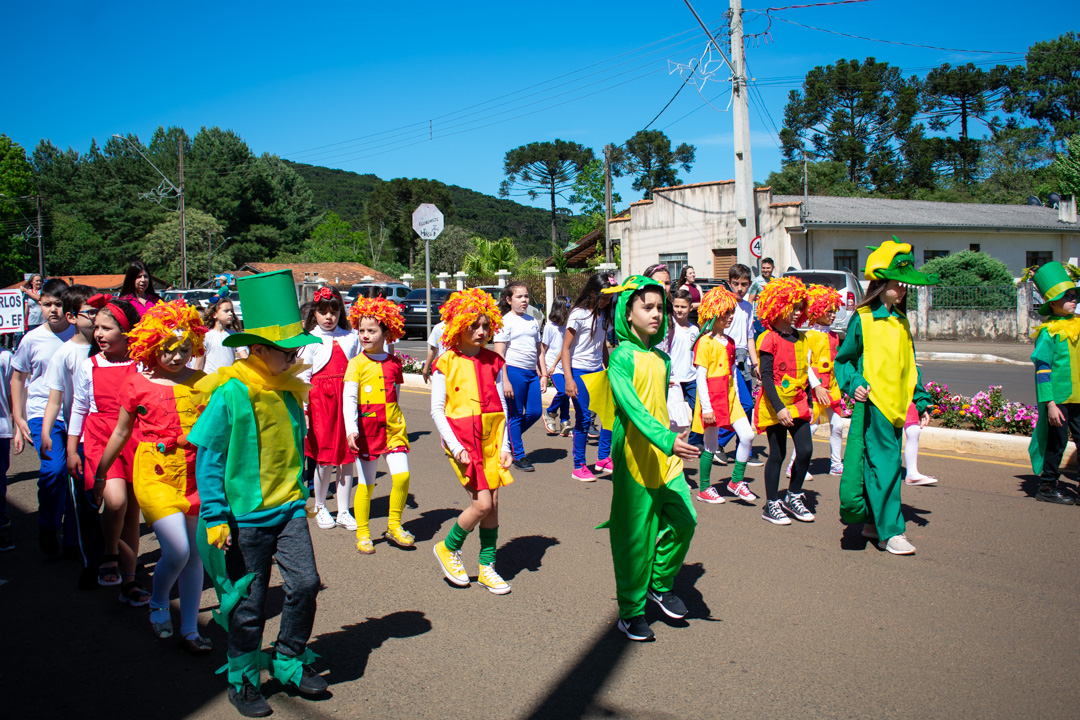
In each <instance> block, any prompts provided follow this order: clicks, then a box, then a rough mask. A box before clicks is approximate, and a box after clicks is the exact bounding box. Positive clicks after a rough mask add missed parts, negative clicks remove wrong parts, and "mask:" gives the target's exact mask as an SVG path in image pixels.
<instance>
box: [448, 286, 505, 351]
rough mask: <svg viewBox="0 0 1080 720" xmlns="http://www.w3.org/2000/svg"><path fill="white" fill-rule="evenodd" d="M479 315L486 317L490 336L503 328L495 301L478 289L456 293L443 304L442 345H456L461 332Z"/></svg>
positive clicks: (500, 314)
mask: <svg viewBox="0 0 1080 720" xmlns="http://www.w3.org/2000/svg"><path fill="white" fill-rule="evenodd" d="M481 315H486V316H487V319H488V322H490V323H491V334H492V335H494V334H495V333H497V332H499V330H501V329H502V326H503V319H502V313H500V312H499V306H498V305H496V304H495V299H494V298H493V297H491V296H490V295H488V294H487V293H486V292H484V291H483V290H481V289H479V288H468V289H467V290H462V291H461V292H456V293H454V294H453V295H451V296H450V299H449V300H447V301H446V302H445V303H443V306H442V312H441V316H442V321H443V322H444V323H446V327H444V328H443V334H442V344H443V345H445V346H446V347H454V346H455V345H457V341H458V338H459V337H460V336H461V332H462V331H463V330H464V329H465V328H467V327H469V326H470V325H472V324H473V323H474V322H476V319H477V318H478V317H480V316H481Z"/></svg>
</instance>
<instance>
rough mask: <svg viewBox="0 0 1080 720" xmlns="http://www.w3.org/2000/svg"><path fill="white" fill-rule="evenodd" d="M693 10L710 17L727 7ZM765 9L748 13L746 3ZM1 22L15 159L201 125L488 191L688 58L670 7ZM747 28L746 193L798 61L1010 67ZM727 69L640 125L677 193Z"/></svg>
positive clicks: (728, 164) (832, 10) (1018, 14)
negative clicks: (676, 165) (539, 144)
mask: <svg viewBox="0 0 1080 720" xmlns="http://www.w3.org/2000/svg"><path fill="white" fill-rule="evenodd" d="M694 6H695V8H696V9H697V11H698V13H699V14H700V15H701V16H702V17H703V18H704V19H705V20H706V21H719V20H720V19H721V18H722V15H723V13H724V11H725V10H726V9H727V4H726V3H718V2H708V1H706V0H694ZM766 7H768V6H767V5H766V4H764V3H762V4H757V5H755V4H754V3H753V2H752V0H747V5H746V8H747V9H748V10H749V9H754V10H759V11H764V9H765V8H766ZM4 14H5V20H6V24H7V25H8V28H9V31H8V32H7V33H5V35H6V38H5V50H6V53H5V54H6V56H7V58H8V63H7V67H8V70H9V78H8V88H9V90H8V92H7V93H6V94H5V96H4V98H3V99H2V100H0V133H4V134H7V135H8V136H10V137H11V138H13V139H14V140H15V141H16V142H18V143H20V144H21V145H22V146H23V147H24V148H26V149H27V151H28V152H30V151H31V150H32V149H33V147H34V146H35V145H36V144H37V142H38V141H39V140H40V139H41V138H49V139H51V140H52V141H53V142H54V143H55V144H56V145H58V146H60V147H61V148H66V147H68V146H71V147H73V148H75V149H76V150H78V151H80V152H83V151H85V150H86V149H87V148H88V147H89V145H90V142H91V139H92V138H97V139H98V141H99V142H103V141H104V140H105V139H106V138H108V137H109V136H110V135H112V134H113V133H118V132H119V133H127V132H133V133H136V134H138V135H139V136H140V137H141V138H143V139H144V140H148V139H149V137H150V136H151V134H152V133H153V131H154V129H155V128H157V127H158V126H159V125H165V126H169V125H180V126H183V127H184V128H186V129H187V130H188V132H189V133H194V132H196V131H197V130H198V129H199V128H200V127H201V126H204V125H206V126H214V125H217V126H220V127H223V128H230V129H233V130H235V131H237V132H238V133H239V134H240V135H241V136H242V137H243V138H244V139H245V140H246V141H247V142H248V143H249V145H251V147H252V149H253V150H255V151H256V152H257V153H262V152H271V153H275V154H278V155H280V156H282V157H285V158H288V159H293V160H297V161H300V162H308V163H312V164H317V165H326V166H329V167H338V168H343V169H346V170H352V171H356V172H371V173H375V174H376V175H378V176H380V177H382V178H384V179H389V178H393V177H403V176H404V177H427V178H434V179H438V180H441V181H443V182H446V183H451V184H456V185H462V186H464V187H469V188H472V189H475V190H478V191H481V192H485V193H489V194H495V193H496V192H497V190H498V187H499V183H500V182H501V180H502V179H503V175H502V159H503V155H504V154H505V152H506V151H507V150H509V149H511V148H513V147H516V146H518V145H522V144H525V143H528V142H532V141H538V140H539V141H542V140H552V139H555V138H561V139H564V140H573V141H576V142H579V143H581V144H583V145H586V146H589V147H592V148H594V149H595V150H596V151H597V153H600V152H601V149H602V147H603V145H604V143H606V142H616V143H619V142H622V141H624V140H626V139H627V138H629V137H630V136H631V135H633V133H634V132H635V131H637V130H639V129H641V128H642V127H643V126H644V125H645V124H646V123H648V122H649V121H650V120H651V119H652V118H653V116H654V115H656V113H657V112H659V111H660V109H661V108H662V107H663V106H664V104H665V103H667V102H668V101H669V100H670V99H671V97H672V95H673V94H674V93H675V91H676V90H678V88H679V85H680V83H682V78H681V76H680V75H679V74H678V73H677V72H676V73H674V74H672V73H671V72H670V71H671V64H672V63H673V62H679V63H684V64H685V63H689V62H690V61H691V60H693V59H696V58H698V57H700V56H701V55H702V52H703V50H704V48H705V36H704V34H703V33H702V32H701V31H700V29H699V28H698V26H697V23H696V22H695V20H694V18H693V16H692V15H691V14H690V12H689V11H688V10H687V9H686V6H685V4H684V3H683V2H682V1H681V0H652V1H651V2H637V1H624V2H618V3H615V2H602V1H594V2H563V1H562V0H551V1H549V2H547V3H543V4H539V3H487V2H473V3H446V2H439V3H429V2H412V3H396V2H379V3H371V2H358V3H357V2H354V3H281V2H273V1H266V2H261V3H240V2H235V3H221V2H218V3H204V2H188V3H182V4H176V3H110V4H108V6H106V5H105V4H104V3H99V2H59V3H57V2H39V3H33V4H31V3H17V4H12V5H11V6H9V7H8V8H7V9H6V10H5V13H4ZM772 14H773V16H774V17H775V18H783V19H785V20H790V21H794V22H798V23H802V24H804V25H813V26H817V27H820V28H826V29H829V30H834V31H837V32H842V33H848V34H852V35H861V36H866V37H871V38H877V39H881V40H893V41H900V42H906V43H916V44H921V45H931V46H940V47H948V48H959V49H975V50H1004V51H1016V52H1020V53H1023V52H1024V51H1025V50H1026V49H1027V47H1028V46H1029V45H1030V44H1031V43H1033V42H1036V41H1039V40H1049V39H1052V38H1055V37H1057V36H1058V35H1060V34H1061V33H1062V32H1064V31H1065V30H1067V29H1070V28H1068V27H1063V26H1062V24H1061V19H1062V16H1061V15H1060V13H1056V12H1054V11H1053V10H1051V9H1050V8H1049V7H1048V6H1044V7H1042V8H1041V9H1034V8H1033V9H1031V10H1026V9H1024V8H1023V7H1018V6H1016V5H1015V4H1014V3H1010V4H1006V3H1005V2H1001V1H999V0H984V1H982V2H972V1H969V0H957V1H956V2H953V3H949V4H943V3H940V2H925V1H923V0H918V1H916V2H901V1H900V0H871V1H870V2H864V3H854V4H838V5H833V6H827V7H814V8H808V9H792V10H783V11H779V12H776V11H774V12H773V13H772ZM745 22H746V31H747V33H762V32H765V31H766V30H768V33H769V34H768V35H763V36H760V37H758V38H756V39H755V40H753V41H752V42H751V43H750V44H749V46H748V50H747V53H748V55H747V57H748V63H749V68H750V71H751V75H752V77H753V78H754V79H755V81H756V84H757V85H758V88H759V90H760V100H761V102H757V103H754V107H751V110H750V123H751V128H752V141H753V163H754V177H755V179H757V180H764V179H765V177H766V176H767V175H768V173H769V172H770V171H771V170H776V169H778V168H779V165H780V151H779V148H778V144H779V141H778V140H777V138H776V133H775V130H774V128H773V125H774V124H775V126H776V127H777V128H779V127H780V126H781V125H782V120H783V110H784V104H785V102H786V98H787V93H788V92H789V90H791V89H793V88H797V87H798V86H799V84H800V82H801V80H802V78H803V76H804V75H805V74H806V72H807V71H808V70H810V69H811V68H813V67H814V66H815V65H822V64H830V63H833V62H835V61H836V60H838V59H840V58H858V59H863V58H866V57H868V56H874V57H875V58H877V59H878V60H879V61H887V62H889V63H891V64H894V65H898V66H900V67H902V68H904V70H905V74H913V73H918V74H923V73H925V71H926V69H928V68H930V67H934V66H937V65H939V64H941V63H943V62H950V63H953V64H958V63H962V62H968V61H971V62H976V63H979V64H982V65H984V66H986V67H989V64H993V63H995V62H998V61H1002V60H1006V61H1015V60H1016V59H1017V58H1016V56H1006V55H992V54H986V53H961V52H954V51H949V50H935V49H928V48H913V47H905V46H901V45H895V44H886V43H881V42H869V41H865V40H858V39H854V38H848V37H842V36H839V35H835V34H826V33H823V32H818V31H814V30H810V29H806V28H803V27H798V26H795V25H791V24H788V23H785V22H781V21H779V20H774V21H773V22H772V24H771V26H768V23H767V20H766V17H765V15H764V14H763V13H762V12H756V13H754V12H748V13H747V14H746V15H745ZM19 28H21V30H17V29H19ZM20 59H21V60H20ZM18 67H21V68H22V70H21V71H20V72H18V73H16V74H14V75H13V74H10V73H12V72H13V71H14V70H15V69H16V68H18ZM726 77H727V75H726V74H725V73H724V72H723V69H718V70H717V73H716V77H715V80H713V81H711V82H707V83H706V85H705V87H704V88H702V90H701V92H699V91H698V89H697V88H696V87H693V86H689V85H688V86H687V87H686V88H684V89H683V91H682V92H681V93H680V94H679V96H678V97H677V98H676V99H675V101H674V102H673V103H672V104H671V106H670V107H669V108H668V109H667V110H666V111H665V112H664V113H663V115H661V117H660V118H659V119H658V120H657V121H656V123H655V124H654V125H653V127H654V128H660V129H664V130H665V131H666V132H667V133H668V135H669V136H670V137H671V138H672V141H673V142H674V143H679V142H690V143H693V144H694V145H696V146H697V162H696V164H695V166H694V168H693V170H692V171H691V172H689V173H685V172H680V179H682V180H683V181H684V182H704V181H709V180H720V179H727V178H730V177H732V167H733V159H732V153H733V150H732V143H731V124H732V120H731V113H730V112H727V111H726V109H727V101H728V97H729V93H728V91H727V90H728V86H727V84H726V83H725V82H724V80H725V78H726ZM717 96H719V97H718V98H717ZM751 97H752V98H753V99H757V98H758V97H759V96H757V95H753V94H752V96H751ZM714 98H716V99H714ZM706 101H711V103H712V105H711V106H710V105H708V104H707V103H706ZM770 118H771V121H770ZM429 122H430V126H429ZM629 185H630V183H629V181H628V180H622V181H619V182H617V186H616V189H617V190H619V191H620V192H621V193H622V195H623V200H624V203H625V202H628V201H630V200H634V199H637V197H638V194H637V193H635V192H633V191H631V190H630V187H629ZM524 201H525V202H528V200H527V199H525V200H524ZM536 204H539V205H543V204H544V201H543V199H542V198H541V199H540V200H538V201H537V202H536Z"/></svg>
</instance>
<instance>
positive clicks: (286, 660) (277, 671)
mask: <svg viewBox="0 0 1080 720" xmlns="http://www.w3.org/2000/svg"><path fill="white" fill-rule="evenodd" d="M318 657H319V656H318V655H316V654H315V653H313V652H311V648H304V652H302V653H300V654H299V655H297V656H296V657H293V656H291V655H282V654H281V653H280V652H277V651H276V649H275V652H274V657H273V658H272V659H271V660H270V674H271V675H273V676H274V677H275V678H276V679H277V680H278V681H280V682H281V683H282V684H283V685H290V684H291V685H296V686H298V687H299V685H300V676H301V675H303V674H304V666H305V665H310V664H311V663H313V662H315V659H316V658H318Z"/></svg>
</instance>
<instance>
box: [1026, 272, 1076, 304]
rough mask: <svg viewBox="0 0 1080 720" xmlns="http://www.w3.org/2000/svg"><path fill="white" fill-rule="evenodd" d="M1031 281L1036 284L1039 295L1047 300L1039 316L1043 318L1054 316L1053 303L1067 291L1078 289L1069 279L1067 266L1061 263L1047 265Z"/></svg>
mask: <svg viewBox="0 0 1080 720" xmlns="http://www.w3.org/2000/svg"><path fill="white" fill-rule="evenodd" d="M1031 280H1032V281H1033V282H1034V283H1035V287H1036V288H1037V289H1038V290H1039V294H1040V295H1042V296H1043V299H1044V300H1046V302H1045V303H1043V304H1042V307H1040V308H1039V314H1040V315H1043V316H1046V315H1051V314H1053V312H1054V311H1053V310H1052V309H1051V308H1050V303H1051V302H1053V301H1054V300H1058V299H1060V298H1061V296H1062V295H1064V294H1065V291H1066V290H1072V289H1073V288H1075V287H1076V283H1075V282H1073V280H1072V278H1070V277H1069V273H1068V271H1066V270H1065V266H1064V265H1062V264H1061V263H1059V262H1048V263H1046V264H1045V265H1043V266H1042V267H1041V268H1039V269H1038V270H1037V271H1036V272H1035V274H1034V275H1033V276H1032V277H1031Z"/></svg>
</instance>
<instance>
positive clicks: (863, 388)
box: [835, 236, 938, 555]
mask: <svg viewBox="0 0 1080 720" xmlns="http://www.w3.org/2000/svg"><path fill="white" fill-rule="evenodd" d="M869 249H870V250H872V251H873V252H872V253H870V257H868V258H867V260H866V270H865V272H864V274H865V276H866V279H867V280H869V281H870V286H869V287H868V288H867V290H866V297H865V298H863V301H862V302H861V303H859V306H858V310H857V312H856V314H855V316H854V317H852V318H851V321H850V322H849V323H848V329H847V335H846V336H845V337H844V342H843V343H842V344H841V345H840V349H839V351H838V352H837V354H836V365H835V367H836V379H837V381H838V382H839V384H840V389H841V390H843V391H844V392H846V393H847V394H848V395H850V396H852V397H853V398H855V400H856V403H855V409H854V411H853V412H852V415H851V429H850V431H849V433H848V445H847V448H846V450H845V454H844V473H843V475H842V477H841V479H840V518H841V519H842V520H843V521H844V522H847V523H863V531H862V532H863V536H864V537H866V538H868V539H871V540H878V541H879V542H878V547H880V548H881V549H882V550H887V551H888V552H890V553H892V554H894V555H912V554H914V553H915V546H914V545H912V544H911V543H910V542H908V539H907V537H906V536H905V535H904V516H903V514H902V513H901V510H900V486H901V484H902V483H901V482H900V473H901V465H900V438H901V434H902V433H903V428H904V419H905V417H906V416H907V411H908V407H909V406H910V405H911V403H912V401H913V400H914V402H915V408H916V409H917V410H918V412H919V414H920V416H921V418H922V424H923V425H925V424H926V422H927V421H928V420H929V417H930V416H929V414H928V413H927V407H928V406H929V405H930V395H929V394H928V393H927V392H926V391H925V390H924V389H923V386H922V378H921V373H920V372H919V368H917V367H916V366H915V348H914V345H913V344H912V341H911V328H910V327H909V325H908V321H907V316H906V315H904V312H903V310H904V309H905V302H904V299H905V297H906V295H907V287H908V286H909V285H936V284H937V282H938V277H937V275H927V274H924V273H921V272H918V271H917V270H915V268H914V267H913V265H914V255H913V253H912V250H911V245H909V244H907V243H901V242H899V241H897V239H896V237H895V236H894V237H893V239H892V240H886V241H885V242H884V243H882V245H881V247H877V248H874V247H871V248H869Z"/></svg>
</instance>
